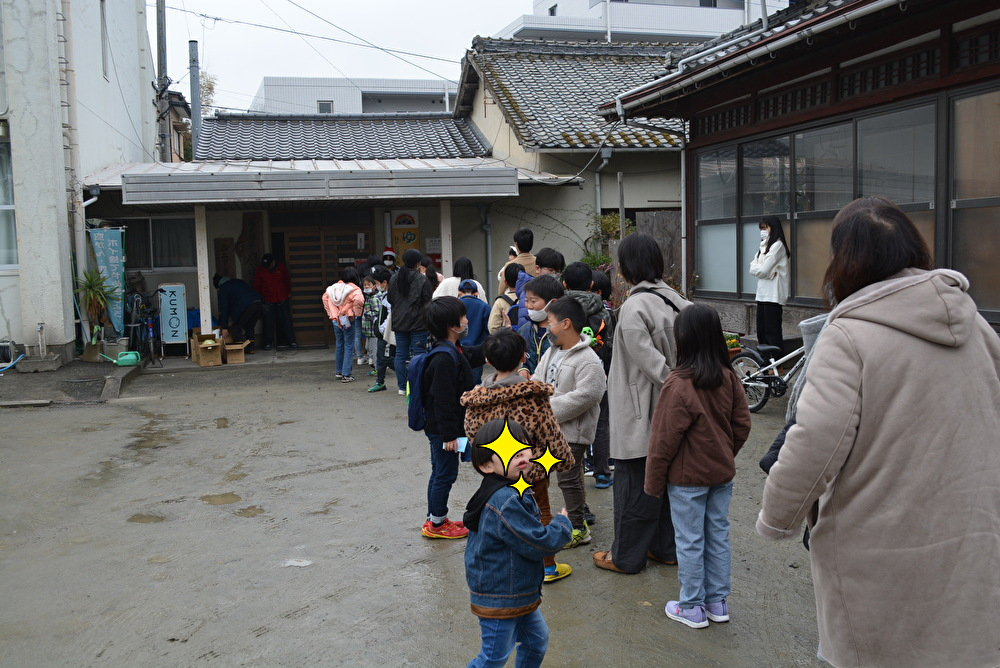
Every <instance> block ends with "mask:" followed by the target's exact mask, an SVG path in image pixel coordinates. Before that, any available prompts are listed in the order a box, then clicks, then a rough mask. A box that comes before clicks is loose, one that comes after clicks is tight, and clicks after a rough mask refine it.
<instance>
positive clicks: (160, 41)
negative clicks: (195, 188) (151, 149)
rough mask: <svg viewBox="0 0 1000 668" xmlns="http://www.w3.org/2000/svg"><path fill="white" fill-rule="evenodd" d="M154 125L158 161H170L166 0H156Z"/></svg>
mask: <svg viewBox="0 0 1000 668" xmlns="http://www.w3.org/2000/svg"><path fill="white" fill-rule="evenodd" d="M156 67H157V72H156V84H155V85H154V86H153V88H154V89H155V90H156V111H157V115H156V127H157V132H158V134H159V137H160V162H170V103H169V100H168V99H167V88H169V87H170V78H169V77H168V76H167V2H166V0H156Z"/></svg>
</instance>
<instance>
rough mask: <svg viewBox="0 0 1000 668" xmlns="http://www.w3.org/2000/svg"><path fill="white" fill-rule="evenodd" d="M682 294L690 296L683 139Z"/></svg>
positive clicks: (685, 130)
mask: <svg viewBox="0 0 1000 668" xmlns="http://www.w3.org/2000/svg"><path fill="white" fill-rule="evenodd" d="M687 124H688V122H687V121H684V136H685V137H687ZM681 142H682V144H681V294H683V295H684V298H685V299H690V297H689V296H688V271H687V264H688V254H687V243H688V237H687V199H688V198H687V194H686V193H687V143H686V142H684V140H683V139H681Z"/></svg>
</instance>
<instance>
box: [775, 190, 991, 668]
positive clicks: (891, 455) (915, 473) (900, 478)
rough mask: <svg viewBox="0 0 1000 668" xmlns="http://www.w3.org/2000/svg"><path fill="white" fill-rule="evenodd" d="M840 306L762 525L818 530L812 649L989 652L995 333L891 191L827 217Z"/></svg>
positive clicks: (920, 657)
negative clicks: (816, 642) (815, 643)
mask: <svg viewBox="0 0 1000 668" xmlns="http://www.w3.org/2000/svg"><path fill="white" fill-rule="evenodd" d="M832 250H833V258H832V260H831V262H830V266H829V268H828V269H827V273H826V285H827V287H828V290H829V291H830V293H831V297H832V299H833V301H834V302H835V304H836V306H835V307H834V309H833V311H832V312H831V313H830V317H829V324H828V325H827V328H826V330H825V331H824V333H823V336H822V337H820V339H819V341H818V343H817V344H816V350H815V353H814V355H813V358H812V361H811V362H810V365H809V372H808V375H807V376H806V381H805V387H804V389H803V390H802V395H801V398H800V399H799V403H798V412H797V416H796V419H797V424H796V425H795V426H794V427H792V429H791V430H790V431H789V432H788V437H787V440H786V442H785V446H784V448H783V449H782V450H781V454H780V455H779V456H778V461H777V463H776V464H775V465H774V467H773V468H772V469H771V472H770V475H769V476H768V479H767V482H766V484H765V487H764V500H763V503H762V508H761V511H760V516H759V518H758V521H757V530H758V531H759V532H760V533H761V534H762V535H764V536H765V537H767V538H774V539H776V538H787V537H792V536H797V535H798V534H799V533H800V527H801V524H802V522H803V520H806V521H807V523H808V524H809V527H810V529H811V539H810V549H811V551H810V558H811V561H812V573H813V581H814V587H815V593H816V613H817V618H818V622H819V636H820V646H819V655H820V657H821V658H823V659H825V660H826V661H827V662H829V663H831V664H832V665H834V666H838V667H839V668H846V667H848V666H879V667H882V668H886V667H893V666H898V667H900V668H902V667H906V668H919V667H922V666H927V667H930V666H935V667H939V666H963V667H964V668H970V667H983V668H986V667H993V666H997V665H1000V641H998V640H997V638H998V633H997V628H998V626H997V625H998V623H1000V622H998V620H1000V445H998V439H1000V339H998V337H997V334H996V333H995V332H994V331H993V330H992V329H991V328H990V326H989V325H988V324H987V323H986V321H985V320H984V319H983V318H982V317H981V316H980V315H979V314H978V313H977V310H976V305H975V303H974V302H973V301H972V299H971V298H970V297H969V295H968V294H967V290H968V287H969V284H968V281H967V280H966V278H965V277H964V276H962V275H961V274H959V273H957V272H954V271H949V270H946V269H938V270H931V259H930V253H929V252H928V250H927V246H926V245H925V243H924V242H923V240H922V239H921V237H920V235H919V233H918V232H917V230H916V228H915V227H914V226H913V223H912V222H910V220H909V219H908V218H907V217H906V214H904V213H903V212H902V211H900V210H899V209H898V208H897V207H896V206H895V205H893V204H892V203H891V202H889V201H888V200H886V199H882V198H878V197H866V198H862V199H859V200H855V201H854V202H852V203H850V204H848V205H847V206H846V207H844V209H842V210H841V211H840V213H839V214H837V217H836V218H835V219H834V221H833V235H832Z"/></svg>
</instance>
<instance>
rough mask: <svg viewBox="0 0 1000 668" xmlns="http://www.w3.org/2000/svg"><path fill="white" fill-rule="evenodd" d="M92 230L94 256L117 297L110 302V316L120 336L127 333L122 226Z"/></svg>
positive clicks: (98, 267)
mask: <svg viewBox="0 0 1000 668" xmlns="http://www.w3.org/2000/svg"><path fill="white" fill-rule="evenodd" d="M87 231H88V232H90V243H91V245H92V246H93V247H94V257H95V259H96V260H97V269H98V271H100V272H101V276H103V277H104V278H105V279H107V285H108V287H110V288H111V289H112V291H113V292H114V294H115V297H116V298H115V299H114V300H112V301H111V302H110V303H109V304H108V316H109V317H110V318H111V326H112V327H114V330H115V333H116V334H117V335H118V336H123V335H124V334H125V299H124V294H123V293H124V288H125V265H124V263H123V262H122V255H123V250H124V249H123V248H122V228H120V227H103V228H95V229H92V230H87Z"/></svg>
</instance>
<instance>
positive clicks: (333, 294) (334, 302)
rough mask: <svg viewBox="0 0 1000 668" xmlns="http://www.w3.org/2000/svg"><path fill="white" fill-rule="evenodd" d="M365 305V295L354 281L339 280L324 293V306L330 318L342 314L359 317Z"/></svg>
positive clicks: (338, 316) (335, 317)
mask: <svg viewBox="0 0 1000 668" xmlns="http://www.w3.org/2000/svg"><path fill="white" fill-rule="evenodd" d="M364 306H365V295H364V293H363V292H361V288H359V287H358V286H356V285H354V283H344V282H343V281H337V282H336V283H334V284H333V285H331V286H330V287H328V288H327V289H326V291H325V292H324V293H323V308H324V309H325V310H326V315H327V316H328V317H329V318H330V320H337V319H338V318H340V316H342V315H346V316H348V317H351V318H357V317H358V316H360V315H361V311H362V309H364Z"/></svg>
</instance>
